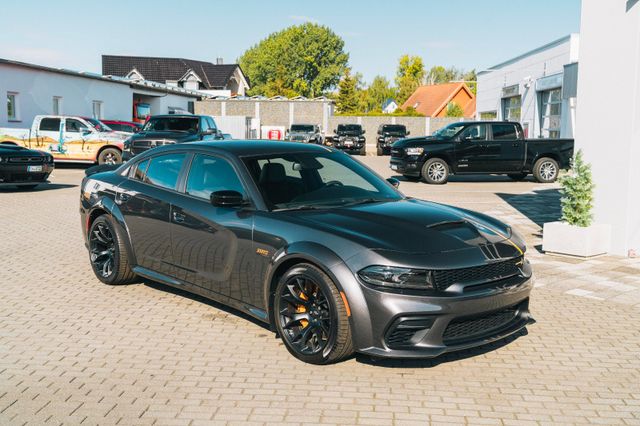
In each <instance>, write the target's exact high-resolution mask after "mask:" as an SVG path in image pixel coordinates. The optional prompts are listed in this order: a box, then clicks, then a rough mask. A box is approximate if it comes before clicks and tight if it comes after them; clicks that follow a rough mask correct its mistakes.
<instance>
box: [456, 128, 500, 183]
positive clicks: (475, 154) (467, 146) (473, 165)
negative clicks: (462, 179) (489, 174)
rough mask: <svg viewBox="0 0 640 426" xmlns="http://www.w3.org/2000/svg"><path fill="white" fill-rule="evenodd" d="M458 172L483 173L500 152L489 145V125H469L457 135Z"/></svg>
mask: <svg viewBox="0 0 640 426" xmlns="http://www.w3.org/2000/svg"><path fill="white" fill-rule="evenodd" d="M456 139H457V140H456V142H455V155H456V164H457V165H456V172H457V173H482V172H485V171H487V170H488V169H489V165H490V164H491V161H493V160H494V159H495V157H496V156H497V155H498V152H497V151H495V150H493V149H489V148H488V145H487V125H486V124H474V125H471V126H467V127H466V128H465V129H464V130H462V131H461V132H460V134H459V135H457V136H456Z"/></svg>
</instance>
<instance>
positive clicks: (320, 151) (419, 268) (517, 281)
mask: <svg viewBox="0 0 640 426" xmlns="http://www.w3.org/2000/svg"><path fill="white" fill-rule="evenodd" d="M397 185H398V181H396V180H394V179H389V180H385V179H383V178H381V177H380V176H378V175H377V174H375V173H374V172H373V171H371V170H370V169H369V168H367V167H366V166H364V165H363V164H361V163H360V162H358V161H357V160H354V159H352V158H351V157H349V156H348V155H346V154H344V153H342V152H339V151H336V150H334V149H332V148H327V147H323V146H317V145H308V144H290V143H280V142H263V141H234V142H206V143H187V144H179V145H171V146H164V147H160V148H156V149H152V150H150V151H147V152H145V153H143V154H141V155H140V156H138V157H136V158H135V159H133V160H131V161H129V162H128V163H126V164H123V165H121V166H120V167H118V168H117V169H115V170H111V171H98V172H97V173H94V174H92V173H91V172H88V173H87V177H85V179H84V181H83V182H82V191H81V200H80V205H81V207H80V212H81V216H82V232H83V234H84V237H85V243H86V246H87V248H88V250H89V257H90V262H91V265H92V267H93V270H94V272H95V274H96V276H97V277H98V279H100V280H101V281H103V282H105V283H107V284H122V283H129V282H135V281H136V280H139V279H141V278H146V279H150V280H153V281H156V282H160V283H164V284H166V285H169V286H173V287H178V288H181V289H185V290H187V291H189V292H193V293H197V294H199V295H202V296H205V297H207V298H210V299H214V300H216V301H219V302H222V303H224V304H227V305H229V306H231V307H233V308H235V309H237V310H239V311H242V312H244V313H246V314H249V315H251V316H253V317H255V318H257V319H259V320H261V321H264V322H265V323H266V324H268V325H270V326H271V327H272V329H273V330H274V331H275V332H276V333H278V335H279V336H280V337H281V338H282V340H283V342H284V344H285V346H286V347H287V349H288V350H289V351H290V352H291V353H292V354H293V355H294V356H295V357H297V358H299V359H300V360H302V361H305V362H309V363H315V364H326V363H330V362H336V361H339V360H341V359H344V358H345V357H348V356H349V355H351V354H352V353H353V352H359V353H363V354H369V355H372V356H376V357H405V358H418V357H434V356H438V355H440V354H442V353H445V352H450V351H457V350H461V349H466V348H471V347H474V346H479V345H483V344H486V343H489V342H492V341H495V340H498V339H502V338H504V337H506V336H508V335H510V334H513V333H515V332H517V331H518V330H520V329H522V328H524V327H525V326H526V325H527V324H528V323H529V322H530V321H531V316H530V314H529V309H528V305H529V294H530V292H531V288H532V272H531V267H530V265H529V262H528V261H527V260H526V258H525V255H524V253H525V245H524V241H523V239H522V238H521V237H520V236H519V235H518V234H517V233H516V232H514V231H513V230H512V229H511V228H510V227H509V226H507V225H505V224H503V223H501V222H499V221H497V220H495V219H493V218H491V217H489V216H486V215H483V214H480V213H475V212H471V211H468V210H463V209H458V208H453V207H449V206H445V205H442V204H437V203H432V202H428V201H422V200H417V199H414V198H410V197H406V196H404V195H403V194H402V193H400V192H399V191H398V190H397Z"/></svg>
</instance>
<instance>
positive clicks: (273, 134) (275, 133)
mask: <svg viewBox="0 0 640 426" xmlns="http://www.w3.org/2000/svg"><path fill="white" fill-rule="evenodd" d="M267 139H276V140H280V139H282V132H281V131H280V130H278V129H271V130H269V133H267Z"/></svg>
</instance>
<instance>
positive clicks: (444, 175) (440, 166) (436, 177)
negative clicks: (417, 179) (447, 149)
mask: <svg viewBox="0 0 640 426" xmlns="http://www.w3.org/2000/svg"><path fill="white" fill-rule="evenodd" d="M422 178H423V179H424V180H425V182H427V183H430V184H433V185H442V184H444V183H447V181H448V180H449V165H448V164H447V162H446V161H444V160H443V159H441V158H430V159H428V160H427V161H426V162H425V163H424V165H423V166H422Z"/></svg>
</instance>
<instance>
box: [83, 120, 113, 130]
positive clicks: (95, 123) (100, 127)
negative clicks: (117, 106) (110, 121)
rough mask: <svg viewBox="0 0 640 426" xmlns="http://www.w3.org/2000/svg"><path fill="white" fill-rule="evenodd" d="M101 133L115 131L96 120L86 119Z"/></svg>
mask: <svg viewBox="0 0 640 426" xmlns="http://www.w3.org/2000/svg"><path fill="white" fill-rule="evenodd" d="M85 120H86V121H88V122H89V123H90V124H91V125H92V126H93V128H94V129H96V130H97V131H99V132H113V129H112V128H111V127H109V126H107V125H106V124H104V123H103V122H102V121H100V120H96V119H95V118H85Z"/></svg>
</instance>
